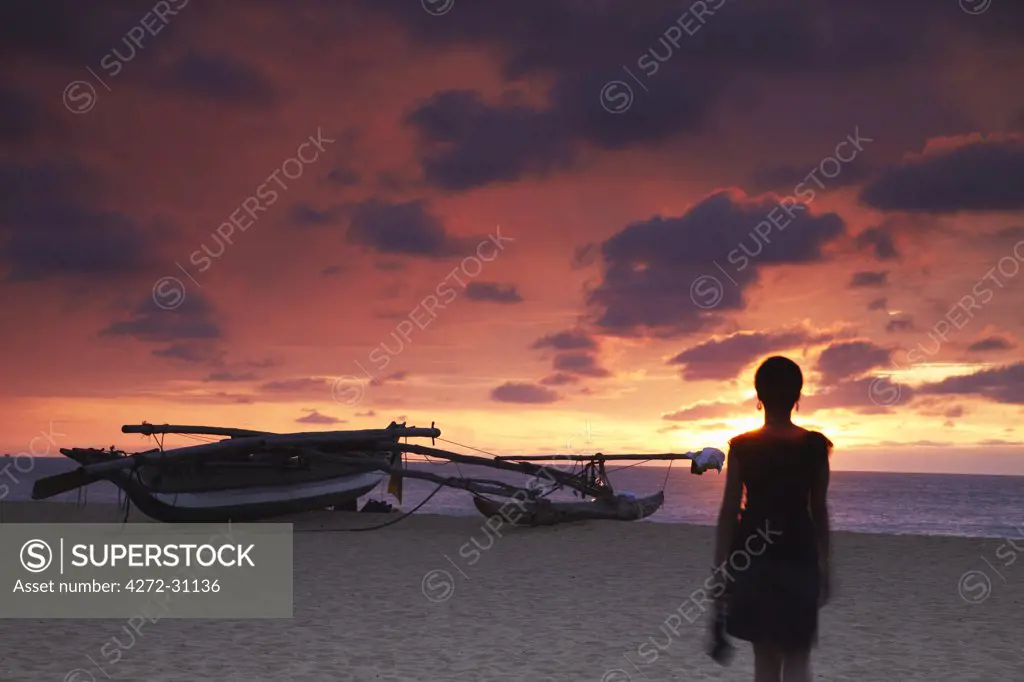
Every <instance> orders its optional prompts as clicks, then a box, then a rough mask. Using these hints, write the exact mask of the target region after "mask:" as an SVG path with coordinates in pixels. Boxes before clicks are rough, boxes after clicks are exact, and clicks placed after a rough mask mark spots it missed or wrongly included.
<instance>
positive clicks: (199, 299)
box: [0, 0, 1024, 474]
mask: <svg viewBox="0 0 1024 682" xmlns="http://www.w3.org/2000/svg"><path fill="white" fill-rule="evenodd" d="M0 44H2V46H3V47H2V48H0V59H2V60H3V64H4V68H3V71H2V76H0V94H2V97H0V150H2V151H0V154H2V158H0V179H2V182H0V271H2V274H0V278H2V281H0V327H2V333H0V349H2V367H3V375H2V380H0V405H2V408H0V415H2V416H0V452H11V453H15V452H21V451H26V450H28V448H29V444H30V443H31V442H33V439H34V438H35V437H36V436H38V435H39V434H40V433H41V432H42V433H53V434H54V436H53V441H54V442H55V443H56V447H71V446H81V447H88V446H109V445H111V444H116V445H118V446H119V447H124V448H126V449H129V450H142V449H146V448H148V447H150V444H149V443H148V442H147V441H146V440H145V439H143V438H141V437H136V436H124V435H122V434H121V433H120V427H121V425H122V424H128V423H139V422H141V421H144V420H145V421H150V422H155V423H180V424H214V425H221V426H238V427H246V428H257V429H265V430H270V431H301V430H324V429H347V428H375V427H384V426H386V425H387V424H388V423H389V422H390V421H391V420H398V421H402V420H407V421H408V422H409V423H410V424H415V425H419V426H429V425H430V422H432V421H434V422H436V423H437V425H438V426H439V427H440V428H441V430H442V433H443V435H444V437H445V438H449V439H451V440H454V441H457V442H459V443H465V444H469V445H472V446H475V447H478V448H482V449H485V450H488V451H491V452H500V453H502V454H509V453H514V452H524V453H544V452H568V451H579V452H593V451H596V450H601V451H603V452H606V453H607V452H685V451H687V450H698V449H700V448H702V447H705V446H715V447H720V448H724V447H725V444H726V441H727V440H728V438H729V437H730V436H731V435H734V434H736V433H738V432H741V431H744V430H747V429H749V428H753V427H755V426H757V425H758V422H759V417H760V416H761V415H760V413H759V412H758V411H757V410H756V409H755V406H754V403H755V399H754V393H753V372H754V370H755V369H756V366H757V363H758V362H759V361H760V360H762V359H764V358H765V357H767V356H768V355H772V354H784V355H787V356H789V357H792V358H793V359H794V360H796V361H797V362H799V363H800V365H801V366H802V367H803V369H804V373H805V391H804V394H805V395H804V398H803V399H802V400H801V402H800V411H799V414H797V415H796V418H797V419H796V420H797V421H798V423H800V424H802V425H805V426H808V427H812V428H818V429H821V430H822V431H824V432H825V433H826V434H827V435H829V437H830V438H831V439H832V440H833V441H834V442H835V444H836V452H835V457H834V467H835V468H837V469H870V470H898V471H937V472H940V471H963V472H965V473H1015V474H1024V424H1022V419H1021V417H1022V415H1024V352H1022V346H1021V344H1022V342H1024V315H1022V311H1024V95H1022V89H1021V83H1024V3H1020V2H1012V1H1011V0H994V1H993V2H991V3H988V2H980V1H978V0H962V1H961V2H958V0H904V1H903V2H892V1H891V0H884V1H883V0H861V1H859V2H845V1H841V0H819V1H817V2H809V1H796V0H772V1H771V2H769V1H768V0H764V1H759V0H706V2H697V3H692V4H691V2H690V1H689V0H684V1H683V2H668V1H662V0H644V1H643V2H638V1H636V0H622V1H615V0H516V1H515V2H507V1H505V0H475V1H474V0H454V2H453V1H452V0H423V2H419V1H418V0H401V1H399V0H367V1H366V2H345V1H330V0H322V1H321V0H293V1H292V2H277V1H274V2H271V1H270V0H250V1H248V2H244V3H243V2H237V3H234V2H232V3H229V2H218V3H210V2H200V0H191V2H189V1H188V0H167V1H166V2H155V0H149V1H147V2H134V1H117V2H113V1H111V2H92V3H84V2H79V1H72V0H66V1H63V0H42V1H32V0H25V1H20V0H14V1H8V2H5V3H4V4H3V7H2V9H0ZM218 230H219V231H220V232H219V233H218ZM51 425H52V426H51ZM51 429H52V431H51ZM58 434H59V435H58ZM588 434H589V435H588ZM588 441H589V442H588ZM42 442H44V441H41V440H39V439H37V440H35V441H34V443H35V446H34V447H35V451H36V454H42V450H44V449H46V448H44V447H43V445H41V443H42ZM170 443H171V441H170V440H169V441H168V444H170ZM56 447H50V448H49V452H48V453H47V454H51V455H56V454H57V452H56Z"/></svg>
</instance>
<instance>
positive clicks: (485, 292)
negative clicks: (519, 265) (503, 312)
mask: <svg viewBox="0 0 1024 682" xmlns="http://www.w3.org/2000/svg"><path fill="white" fill-rule="evenodd" d="M466 298H468V299H469V300H471V301H490V302H493V303H522V302H523V297H522V296H520V295H519V292H518V291H517V290H516V287H515V285H514V284H497V283H495V282H470V283H469V284H467V285H466Z"/></svg>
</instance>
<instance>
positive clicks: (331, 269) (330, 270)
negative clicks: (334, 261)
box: [320, 265, 345, 277]
mask: <svg viewBox="0 0 1024 682" xmlns="http://www.w3.org/2000/svg"><path fill="white" fill-rule="evenodd" d="M343 272H345V269H344V268H343V267H341V266H340V265H328V266H327V267H326V268H324V269H323V270H321V271H320V274H321V275H323V276H324V277H333V276H334V275H340V274H341V273H343Z"/></svg>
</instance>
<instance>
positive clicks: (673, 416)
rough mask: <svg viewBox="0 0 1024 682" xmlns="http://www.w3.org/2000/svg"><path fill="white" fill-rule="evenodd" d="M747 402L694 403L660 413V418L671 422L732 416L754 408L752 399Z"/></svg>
mask: <svg viewBox="0 0 1024 682" xmlns="http://www.w3.org/2000/svg"><path fill="white" fill-rule="evenodd" d="M748 402H749V404H743V403H729V402H724V401H714V402H704V403H695V404H693V405H690V406H689V407H684V408H683V409H681V410H676V411H675V412H670V413H668V414H663V415H661V418H662V419H665V420H668V421H672V422H688V421H698V420H701V419H722V418H723V417H734V416H736V415H737V414H738V413H740V412H742V411H744V410H748V409H753V408H754V401H748Z"/></svg>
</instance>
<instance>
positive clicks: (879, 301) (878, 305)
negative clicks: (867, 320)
mask: <svg viewBox="0 0 1024 682" xmlns="http://www.w3.org/2000/svg"><path fill="white" fill-rule="evenodd" d="M888 309H889V299H887V298H885V297H884V296H883V297H882V298H876V299H874V300H873V301H871V302H870V303H868V310H888Z"/></svg>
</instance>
